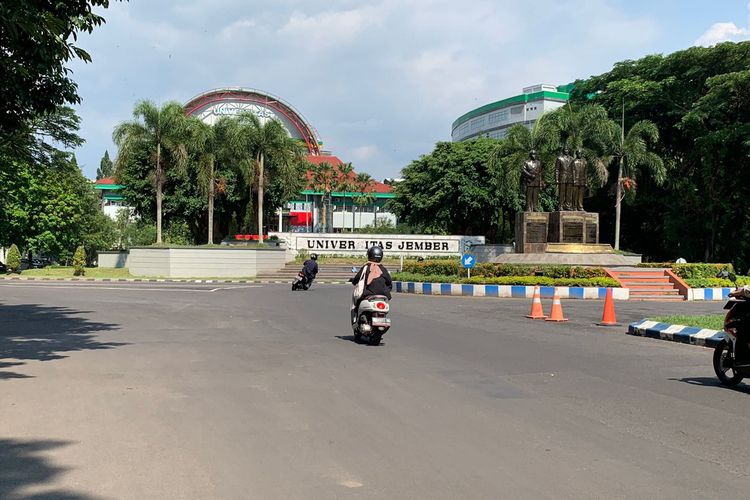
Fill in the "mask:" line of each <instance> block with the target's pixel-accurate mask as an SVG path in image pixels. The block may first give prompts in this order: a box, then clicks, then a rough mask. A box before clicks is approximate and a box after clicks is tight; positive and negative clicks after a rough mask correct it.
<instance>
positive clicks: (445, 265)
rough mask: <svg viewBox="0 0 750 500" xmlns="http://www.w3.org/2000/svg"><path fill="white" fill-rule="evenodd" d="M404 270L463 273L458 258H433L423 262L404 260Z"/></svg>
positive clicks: (449, 273) (428, 272) (430, 272)
mask: <svg viewBox="0 0 750 500" xmlns="http://www.w3.org/2000/svg"><path fill="white" fill-rule="evenodd" d="M404 272H407V273H416V274H438V275H444V276H451V275H456V276H458V275H459V273H463V272H465V270H464V268H463V267H462V266H461V262H459V260H458V259H434V260H425V261H423V262H404Z"/></svg>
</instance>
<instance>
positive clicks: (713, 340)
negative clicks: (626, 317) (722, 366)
mask: <svg viewBox="0 0 750 500" xmlns="http://www.w3.org/2000/svg"><path fill="white" fill-rule="evenodd" d="M628 335H638V336H640V337H649V338H652V339H661V340H670V341H672V342H682V343H683V344H694V345H701V346H705V347H716V345H717V344H718V343H719V342H721V341H722V340H724V332H720V331H718V330H709V329H708V328H697V327H694V326H685V325H670V324H669V323H659V322H658V321H650V320H646V319H643V320H641V321H637V322H635V323H631V324H630V325H628Z"/></svg>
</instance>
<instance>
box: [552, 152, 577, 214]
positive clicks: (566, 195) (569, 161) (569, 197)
mask: <svg viewBox="0 0 750 500" xmlns="http://www.w3.org/2000/svg"><path fill="white" fill-rule="evenodd" d="M555 180H556V181H557V189H558V192H559V194H560V204H559V208H558V209H559V210H560V211H564V210H573V209H574V207H573V205H574V200H573V157H572V156H570V149H569V148H568V146H565V147H564V148H563V150H562V153H560V156H558V157H557V159H556V160H555Z"/></svg>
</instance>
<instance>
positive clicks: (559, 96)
mask: <svg viewBox="0 0 750 500" xmlns="http://www.w3.org/2000/svg"><path fill="white" fill-rule="evenodd" d="M572 88H573V85H572V84H570V85H563V86H560V87H556V86H554V85H545V84H540V85H532V86H531V87H526V88H524V89H523V93H522V94H520V95H517V96H513V97H509V98H507V99H503V100H500V101H496V102H492V103H490V104H485V105H484V106H481V107H479V108H476V109H473V110H471V111H469V112H468V113H465V114H464V115H462V116H460V117H459V118H458V119H457V120H456V121H454V122H453V128H452V132H451V138H452V140H453V141H454V142H459V141H465V140H468V139H474V138H477V137H491V138H494V139H502V138H503V137H505V135H506V134H507V133H508V129H509V128H510V127H512V126H513V125H517V124H521V125H526V126H527V127H531V125H533V123H534V122H535V121H536V120H537V118H539V117H540V116H542V114H544V113H547V112H549V111H552V110H555V109H557V108H559V107H561V106H563V105H565V103H566V102H568V98H569V97H570V91H571V90H572Z"/></svg>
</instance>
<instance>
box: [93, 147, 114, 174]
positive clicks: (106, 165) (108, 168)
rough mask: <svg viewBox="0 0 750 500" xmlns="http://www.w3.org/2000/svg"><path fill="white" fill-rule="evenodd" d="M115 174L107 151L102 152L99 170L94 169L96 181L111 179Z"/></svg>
mask: <svg viewBox="0 0 750 500" xmlns="http://www.w3.org/2000/svg"><path fill="white" fill-rule="evenodd" d="M114 173H115V169H114V165H113V164H112V160H110V159H109V151H105V152H104V156H103V157H102V161H100V162H99V168H97V169H96V180H101V179H105V178H107V177H112V176H113V175H114Z"/></svg>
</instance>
